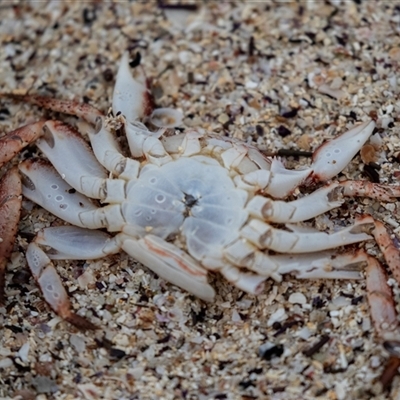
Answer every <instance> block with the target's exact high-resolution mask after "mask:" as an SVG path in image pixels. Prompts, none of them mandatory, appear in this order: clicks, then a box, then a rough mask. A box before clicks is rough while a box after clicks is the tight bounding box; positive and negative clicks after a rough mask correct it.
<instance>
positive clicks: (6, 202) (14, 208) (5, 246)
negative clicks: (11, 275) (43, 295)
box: [0, 168, 22, 304]
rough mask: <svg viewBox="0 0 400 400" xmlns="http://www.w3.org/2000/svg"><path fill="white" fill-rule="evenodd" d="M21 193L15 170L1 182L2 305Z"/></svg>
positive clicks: (0, 250)
mask: <svg viewBox="0 0 400 400" xmlns="http://www.w3.org/2000/svg"><path fill="white" fill-rule="evenodd" d="M21 191H22V187H21V180H20V178H19V174H18V171H17V169H16V168H13V169H11V170H9V171H8V172H7V173H6V174H5V175H4V176H3V178H2V179H1V181H0V304H4V303H5V292H4V283H5V271H6V265H7V259H8V258H9V257H10V255H11V252H12V249H13V246H14V239H15V235H16V233H17V228H18V222H19V217H20V211H21V202H22V198H21Z"/></svg>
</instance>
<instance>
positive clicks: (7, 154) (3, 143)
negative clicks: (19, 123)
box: [0, 121, 45, 165]
mask: <svg viewBox="0 0 400 400" xmlns="http://www.w3.org/2000/svg"><path fill="white" fill-rule="evenodd" d="M44 123H45V121H38V122H34V123H32V124H28V125H25V126H23V127H21V128H18V129H15V130H14V131H12V132H10V133H8V134H7V135H5V136H3V137H2V138H0V165H4V164H5V163H6V162H7V161H10V160H11V159H12V158H13V157H14V156H15V155H17V154H18V153H19V152H20V151H21V150H22V149H23V148H24V147H26V146H27V145H29V144H30V143H32V142H34V141H35V140H36V139H37V138H39V137H40V136H41V135H42V134H43V132H42V127H43V125H44Z"/></svg>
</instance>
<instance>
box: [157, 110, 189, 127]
mask: <svg viewBox="0 0 400 400" xmlns="http://www.w3.org/2000/svg"><path fill="white" fill-rule="evenodd" d="M182 120H183V114H182V113H181V112H180V111H178V110H175V109H173V108H157V109H156V110H154V111H153V113H152V114H151V116H150V122H151V123H152V124H153V125H155V126H157V127H159V128H174V127H176V126H180V125H182Z"/></svg>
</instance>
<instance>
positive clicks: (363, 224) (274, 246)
mask: <svg viewBox="0 0 400 400" xmlns="http://www.w3.org/2000/svg"><path fill="white" fill-rule="evenodd" d="M286 227H287V228H289V229H291V230H292V232H288V231H284V230H282V229H276V228H273V227H272V226H270V225H268V224H266V223H265V222H262V221H260V220H258V219H253V220H251V221H250V222H249V223H248V224H247V225H245V226H244V227H243V228H242V230H241V236H242V237H243V238H245V239H247V240H249V241H250V242H251V243H253V244H255V245H256V246H257V247H258V248H260V249H269V250H273V251H277V252H280V253H292V254H294V253H296V254H297V253H312V252H316V251H323V250H328V249H333V248H335V247H339V246H345V245H348V244H353V243H358V242H363V241H365V240H370V239H372V237H371V236H370V235H368V234H366V233H364V232H363V231H371V230H372V228H373V224H371V222H370V221H356V222H355V224H354V225H351V226H348V227H347V228H344V229H341V230H340V231H338V232H335V233H331V234H328V233H325V232H319V231H310V232H306V231H300V230H298V229H297V227H296V226H294V225H290V224H287V225H286Z"/></svg>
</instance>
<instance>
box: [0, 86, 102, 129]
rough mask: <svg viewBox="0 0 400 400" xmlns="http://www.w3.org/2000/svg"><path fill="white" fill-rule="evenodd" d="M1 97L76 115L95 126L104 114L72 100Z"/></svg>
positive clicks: (37, 97) (29, 96) (24, 95)
mask: <svg viewBox="0 0 400 400" xmlns="http://www.w3.org/2000/svg"><path fill="white" fill-rule="evenodd" d="M0 97H7V98H9V99H13V100H16V101H20V102H24V103H31V104H35V105H37V106H39V107H43V108H45V109H46V110H52V111H57V112H60V113H63V114H69V115H76V116H77V117H79V118H83V119H85V120H86V121H88V122H90V123H91V124H95V123H96V120H97V118H98V117H101V116H103V113H102V112H101V111H99V110H97V109H96V108H94V107H92V106H91V105H89V104H85V103H78V102H76V101H72V100H58V99H53V98H51V97H46V96H37V95H29V94H13V93H0Z"/></svg>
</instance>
